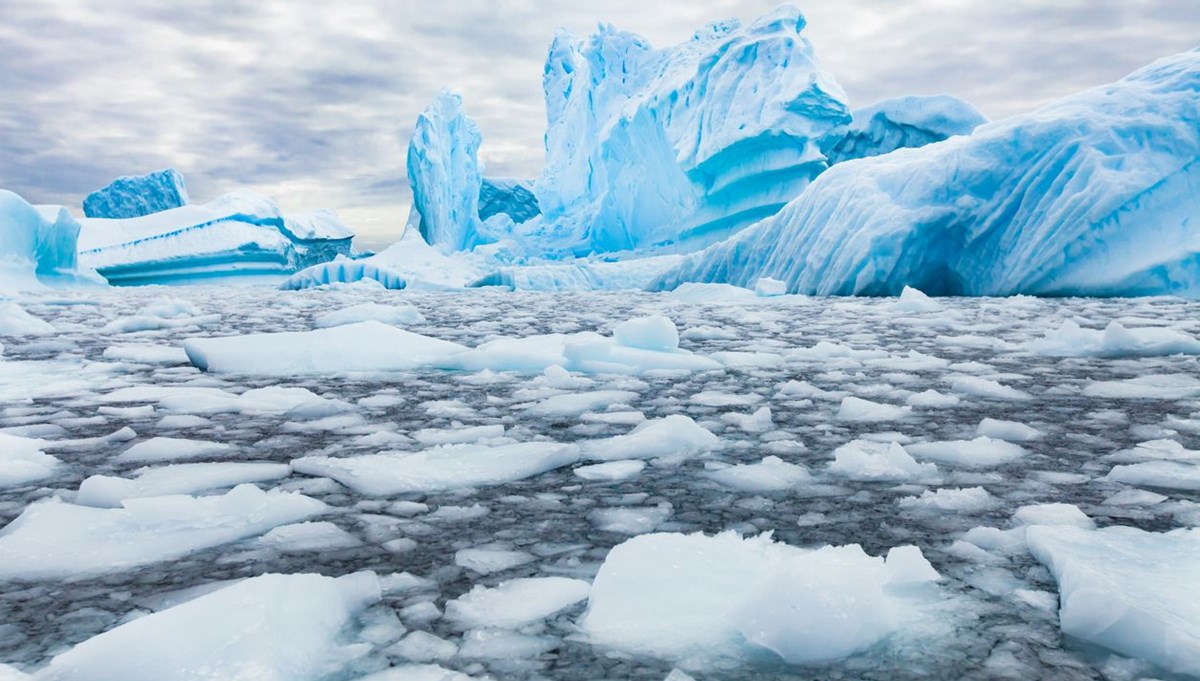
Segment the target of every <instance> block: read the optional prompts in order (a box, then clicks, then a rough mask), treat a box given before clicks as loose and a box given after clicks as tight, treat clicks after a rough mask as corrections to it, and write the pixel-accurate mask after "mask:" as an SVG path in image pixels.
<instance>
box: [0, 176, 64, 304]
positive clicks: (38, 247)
mask: <svg viewBox="0 0 1200 681" xmlns="http://www.w3.org/2000/svg"><path fill="white" fill-rule="evenodd" d="M78 238H79V223H78V222H76V221H75V219H74V218H72V217H71V214H70V213H68V212H67V210H66V209H65V208H61V207H59V206H39V207H34V206H31V205H29V204H28V203H27V202H26V201H25V200H24V199H22V198H21V197H19V196H17V195H16V194H14V193H12V192H10V191H6V190H3V189H0V290H5V289H8V290H24V289H30V288H36V287H37V286H38V285H39V280H41V281H46V280H53V279H74V278H75V277H76V276H77V275H78V272H77V271H76V256H75V252H76V249H75V244H76V240H77V239H78Z"/></svg>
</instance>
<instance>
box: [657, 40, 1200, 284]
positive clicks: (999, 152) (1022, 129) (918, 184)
mask: <svg viewBox="0 0 1200 681" xmlns="http://www.w3.org/2000/svg"><path fill="white" fill-rule="evenodd" d="M1198 92H1200V51H1191V52H1185V53H1183V54H1179V55H1176V56H1173V57H1168V58H1166V59H1162V60H1160V61H1157V62H1155V63H1154V64H1152V65H1150V66H1148V67H1145V68H1143V69H1141V70H1139V71H1137V72H1136V73H1134V74H1132V75H1130V76H1128V77H1127V78H1125V79H1123V80H1121V81H1119V82H1117V83H1114V84H1112V85H1108V86H1105V87H1100V88H1096V89H1093V90H1090V91H1087V92H1084V93H1082V94H1079V95H1075V96H1072V97H1068V98H1065V99H1062V100H1060V101H1058V102H1056V103H1053V104H1050V105H1048V106H1045V107H1043V108H1041V109H1039V110H1037V111H1035V112H1032V113H1030V114H1026V115H1021V116H1015V117H1012V118H1009V119H1006V120H1003V121H999V122H995V123H990V124H987V125H984V126H981V127H980V128H978V129H976V130H975V132H974V133H973V134H971V135H970V136H966V137H953V138H951V139H949V140H946V141H944V142H939V143H935V144H930V145H928V146H924V147H921V148H919V149H900V150H897V151H894V152H892V153H890V154H885V155H882V156H876V157H873V158H863V159H857V160H852V161H846V162H844V163H839V164H837V165H835V166H833V167H832V168H831V169H829V170H828V171H826V172H825V173H824V174H823V175H822V176H821V177H820V178H818V179H817V180H816V181H815V182H813V183H812V184H811V185H810V186H809V187H808V189H807V190H805V192H804V193H803V194H802V195H800V197H799V198H797V199H796V200H795V201H793V202H792V203H790V204H789V205H788V206H787V207H786V208H785V209H784V210H782V211H781V212H780V213H779V214H778V215H776V216H774V217H772V218H769V219H767V220H764V221H763V222H761V223H759V224H758V225H756V226H754V227H752V228H750V229H747V230H745V231H743V232H741V233H739V234H737V235H736V236H734V237H732V238H730V239H728V240H727V241H725V242H723V243H720V244H717V245H714V246H713V247H711V248H709V249H707V250H705V251H703V252H701V253H696V254H692V255H689V256H688V257H687V259H686V260H685V261H684V262H683V263H682V264H680V265H679V266H678V267H676V268H675V269H673V270H672V271H670V272H669V273H667V274H665V275H664V276H662V277H660V278H659V279H658V280H657V281H656V282H655V283H654V284H653V285H652V288H655V289H672V288H674V287H676V286H678V285H679V284H681V283H683V282H726V283H730V284H736V285H741V286H746V285H752V284H753V283H754V282H755V281H756V280H758V279H759V278H760V277H772V278H775V279H780V280H782V281H785V282H787V287H788V290H789V291H790V292H793V293H807V294H817V295H897V294H899V293H900V292H901V291H902V290H903V289H904V287H905V286H912V287H915V288H918V289H921V290H923V291H925V292H927V293H931V294H939V295H975V296H979V295H993V296H1005V295H1012V294H1019V293H1022V294H1034V295H1058V296H1065V295H1089V296H1133V295H1160V294H1178V295H1187V296H1196V295H1200V241H1198V240H1197V233H1196V230H1195V225H1196V223H1197V221H1198V220H1200V163H1198V160H1200V108H1198V107H1197V103H1196V102H1197V93H1198Z"/></svg>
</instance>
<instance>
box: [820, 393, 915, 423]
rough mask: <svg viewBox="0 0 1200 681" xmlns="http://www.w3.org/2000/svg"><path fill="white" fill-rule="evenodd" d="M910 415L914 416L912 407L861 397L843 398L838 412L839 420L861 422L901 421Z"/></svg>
mask: <svg viewBox="0 0 1200 681" xmlns="http://www.w3.org/2000/svg"><path fill="white" fill-rule="evenodd" d="M910 416H912V407H899V406H896V405H893V404H880V403H878V402H872V401H870V400H864V399H862V398H859V397H845V398H842V406H841V407H840V408H839V409H838V413H837V418H838V420H839V421H855V422H859V423H877V422H882V421H899V420H901V419H906V418H908V417H910Z"/></svg>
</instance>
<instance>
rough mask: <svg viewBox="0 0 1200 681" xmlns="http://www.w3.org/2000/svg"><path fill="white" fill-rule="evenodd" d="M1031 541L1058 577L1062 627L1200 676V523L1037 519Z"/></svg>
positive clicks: (1124, 652)
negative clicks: (1159, 525) (1159, 526)
mask: <svg viewBox="0 0 1200 681" xmlns="http://www.w3.org/2000/svg"><path fill="white" fill-rule="evenodd" d="M1025 540H1026V542H1028V544H1029V550H1030V551H1031V552H1032V553H1033V555H1034V557H1036V558H1037V559H1038V560H1039V561H1041V562H1042V563H1044V564H1045V565H1046V567H1048V568H1050V571H1051V572H1053V573H1054V577H1055V579H1057V580H1058V587H1059V621H1060V624H1061V626H1062V630H1063V633H1065V634H1067V635H1069V636H1074V637H1076V638H1080V639H1083V640H1085V641H1089V642H1091V643H1095V644H1097V645H1101V646H1104V647H1105V648H1109V649H1110V650H1114V651H1116V652H1118V653H1120V654H1122V655H1128V656H1130V657H1137V658H1141V659H1143V660H1147V661H1149V662H1151V663H1154V664H1156V665H1158V666H1160V667H1162V668H1163V669H1166V670H1167V671H1170V672H1173V673H1176V674H1183V675H1187V676H1200V530H1198V529H1185V530H1175V531H1172V532H1167V533H1164V534H1160V533H1155V532H1146V531H1143V530H1139V529H1136V528H1132V527H1119V526H1118V527H1106V528H1104V529H1100V530H1088V529H1083V528H1079V527H1068V526H1061V525H1060V526H1034V527H1030V528H1028V529H1027V530H1026V531H1025Z"/></svg>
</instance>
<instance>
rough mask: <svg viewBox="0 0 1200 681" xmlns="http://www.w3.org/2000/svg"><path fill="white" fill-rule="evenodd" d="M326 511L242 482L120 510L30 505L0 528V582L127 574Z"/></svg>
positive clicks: (127, 505)
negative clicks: (217, 492)
mask: <svg viewBox="0 0 1200 681" xmlns="http://www.w3.org/2000/svg"><path fill="white" fill-rule="evenodd" d="M325 511H326V506H325V504H323V503H321V502H320V501H317V500H316V499H310V498H309V497H306V496H303V495H300V494H292V493H288V492H278V491H274V490H273V491H270V492H263V491H262V490H260V489H258V488H257V487H254V486H253V485H240V486H238V487H235V488H234V489H232V490H231V491H229V492H227V493H226V494H224V495H222V496H214V497H203V498H199V499H197V498H194V497H188V496H167V497H154V498H149V499H130V500H127V501H125V502H124V507H123V508H90V507H87V506H75V505H72V504H65V503H62V502H58V501H53V500H51V501H46V502H41V503H36V504H31V505H30V506H28V507H27V508H26V509H25V511H24V512H23V513H21V515H20V516H18V517H17V519H16V520H14V521H12V522H11V523H9V524H8V526H7V527H5V528H4V529H3V530H0V555H3V556H4V557H5V559H4V560H3V561H0V579H22V580H25V579H58V578H63V577H82V576H96V575H103V574H109V573H113V572H122V571H125V570H129V569H132V568H135V567H138V566H141V565H148V564H150V563H156V562H159V561H164V560H171V559H173V558H179V557H181V556H184V555H186V554H188V553H191V552H193V551H198V550H200V549H204V548H208V547H210V546H217V545H220V544H225V543H228V542H231V541H235V540H238V539H242V538H245V537H253V536H256V535H259V534H262V533H263V532H266V531H267V530H269V529H271V528H272V527H275V526H277V525H284V524H287V523H293V522H297V521H300V520H305V519H307V518H310V517H312V516H315V515H319V514H321V513H324V512H325Z"/></svg>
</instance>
